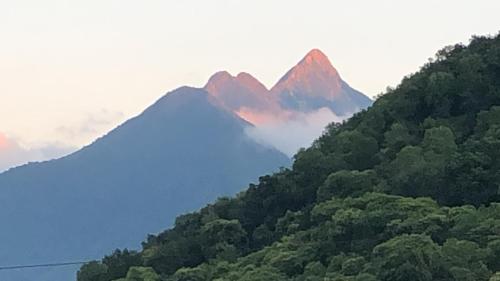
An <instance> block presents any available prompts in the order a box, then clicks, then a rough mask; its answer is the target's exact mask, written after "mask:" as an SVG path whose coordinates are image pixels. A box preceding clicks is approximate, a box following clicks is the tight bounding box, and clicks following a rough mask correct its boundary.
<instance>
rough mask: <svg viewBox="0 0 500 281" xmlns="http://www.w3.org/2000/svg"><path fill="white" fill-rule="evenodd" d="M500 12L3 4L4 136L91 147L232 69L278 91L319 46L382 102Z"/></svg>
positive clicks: (325, 5) (491, 3) (380, 5)
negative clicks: (164, 100) (166, 100)
mask: <svg viewBox="0 0 500 281" xmlns="http://www.w3.org/2000/svg"><path fill="white" fill-rule="evenodd" d="M498 10H500V3H499V2H498V1H495V0H478V1H469V2H465V1H460V2H457V1H452V0H444V1H439V2H436V1H431V0H424V1H416V2H415V1H414V2H406V1H405V2H403V1H396V0H392V1H364V2H360V1H343V2H338V1H326V0H325V1H316V0H312V1H307V2H304V1H293V0H292V1H285V0H277V1H264V0H256V1H240V0H220V1H201V0H198V1H195V0H190V1H177V2H173V1H160V0H152V1H146V2H137V1H132V0H109V1H97V0H90V1H62V0H48V1H43V2H42V1H35V0H20V1H3V2H2V3H0V34H2V44H0V133H2V134H4V135H6V136H8V137H9V138H10V139H12V140H15V141H16V142H17V144H18V145H19V146H21V147H23V148H25V149H27V150H31V149H35V148H38V147H44V146H46V145H49V146H50V147H52V148H54V149H55V150H58V149H60V148H61V147H67V146H69V147H80V146H82V145H84V144H88V143H90V142H91V141H92V140H93V139H95V138H96V137H98V136H100V135H102V134H104V133H105V132H107V131H109V130H110V129H112V128H113V127H115V126H116V125H117V124H119V123H121V122H123V121H124V120H126V119H128V118H130V117H132V116H134V115H137V114H138V113H140V111H141V110H142V109H143V108H145V107H147V106H148V105H150V104H151V103H153V101H154V100H156V98H157V97H158V96H161V95H162V94H163V93H165V92H166V91H167V90H170V89H174V88H176V87H177V86H179V85H191V86H197V87H202V86H203V85H204V84H205V83H206V80H207V77H209V76H210V75H212V74H213V73H215V72H216V71H218V70H221V69H226V70H228V71H229V72H230V73H239V72H242V71H243V72H247V73H251V74H252V75H254V76H255V77H256V78H257V79H259V81H261V82H262V83H263V84H264V85H265V86H266V87H267V88H271V87H272V86H273V85H274V83H275V82H276V80H277V79H278V78H279V77H281V75H282V74H283V73H284V71H286V70H287V69H289V68H290V67H291V66H293V65H294V64H295V63H296V62H297V59H298V58H299V57H300V56H301V55H303V54H304V53H306V52H307V51H308V50H310V49H313V48H319V49H321V50H322V51H323V52H325V53H327V54H328V55H329V56H330V59H331V60H332V62H333V64H334V66H335V67H336V68H337V69H338V70H339V72H341V73H342V77H343V78H344V79H345V80H346V81H349V83H350V85H351V86H352V87H353V88H355V89H358V90H360V91H361V92H363V93H365V94H367V95H368V96H374V95H377V94H379V93H380V92H382V91H383V90H384V89H385V87H386V86H394V85H396V84H397V83H398V82H399V80H400V78H401V77H403V76H404V75H406V74H407V73H410V72H412V71H414V70H415V69H418V67H419V66H421V65H422V64H423V63H425V62H426V60H427V58H428V56H429V54H432V53H434V52H435V51H437V50H438V49H439V48H441V47H442V46H444V45H448V44H452V43H455V42H460V41H462V42H466V41H467V40H468V38H469V37H470V35H471V34H488V33H496V32H497V31H498V30H497V28H498V26H500V18H499V17H498V16H497V15H496V13H497V11H498ZM277 11H283V12H281V13H277ZM422 15H425V20H422ZM89 19H92V20H91V21H89ZM395 23H397V24H395Z"/></svg>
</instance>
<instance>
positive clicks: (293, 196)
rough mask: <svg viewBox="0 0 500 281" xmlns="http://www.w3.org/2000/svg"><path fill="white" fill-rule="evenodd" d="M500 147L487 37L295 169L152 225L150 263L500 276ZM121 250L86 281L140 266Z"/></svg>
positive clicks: (496, 84)
mask: <svg viewBox="0 0 500 281" xmlns="http://www.w3.org/2000/svg"><path fill="white" fill-rule="evenodd" d="M497 159H500V37H498V36H497V37H495V38H486V37H475V38H474V39H473V40H472V41H471V43H470V45H469V46H467V47H466V46H463V45H456V46H452V47H447V48H445V49H443V50H442V51H440V52H438V54H437V55H436V58H435V60H434V61H433V62H431V63H428V64H426V65H425V66H424V67H423V68H422V69H421V70H420V71H419V72H417V73H415V74H413V75H411V76H408V77H405V78H404V79H403V81H402V83H401V84H400V85H399V86H398V87H397V88H395V89H389V90H388V92H387V93H386V94H385V95H383V96H381V97H380V98H379V99H378V100H377V101H376V102H375V104H374V106H373V107H371V108H369V109H368V110H366V111H363V112H360V113H358V114H356V115H355V116H353V117H352V118H351V119H349V120H348V121H346V122H344V123H343V124H331V125H329V126H328V128H327V130H326V132H325V134H324V135H323V136H321V137H320V138H319V139H318V140H317V141H316V142H315V143H314V144H313V145H312V146H311V147H310V148H308V149H303V150H301V151H299V152H298V153H297V155H296V156H295V162H294V164H293V168H292V169H290V170H288V169H286V170H282V171H281V172H279V173H276V174H274V175H268V176H263V177H261V178H260V181H259V183H258V184H257V185H250V187H249V188H248V190H246V191H245V192H243V193H241V194H240V195H239V196H237V197H236V198H222V199H220V200H218V201H217V202H216V203H214V204H212V205H209V206H207V207H205V208H203V209H202V210H200V211H199V212H196V213H192V214H187V215H183V216H180V217H179V218H178V219H177V221H176V223H175V226H174V227H173V228H172V229H169V230H167V231H165V232H163V233H161V234H159V235H156V236H150V237H149V238H148V239H147V241H146V242H144V243H143V250H142V252H141V253H140V257H141V265H143V266H150V267H152V268H153V269H154V270H155V272H157V273H158V274H160V275H161V276H162V278H163V279H164V280H172V281H173V280H176V281H180V280H229V281H231V280H235V281H236V280H278V281H279V280H295V281H322V280H352V281H358V280H363V281H366V280H368V281H376V280H379V281H385V280H387V281H389V280H390V281H406V280H439V281H452V280H478V281H481V280H485V281H487V280H500V277H499V276H500V273H499V272H500V262H499V260H500V204H499V203H497V202H499V201H500V198H499V186H500V162H499V161H498V160H497ZM116 257H117V258H118V260H124V261H123V262H121V263H117V262H113V263H111V262H109V260H106V259H104V260H103V262H102V263H91V264H88V265H85V266H84V267H82V269H81V271H80V272H79V275H78V280H79V281H110V280H113V278H114V279H116V278H122V277H125V275H126V274H127V271H126V269H127V268H128V267H127V266H125V267H124V265H128V266H129V267H130V266H135V265H137V264H135V261H134V262H126V261H125V257H121V256H120V255H116ZM111 272H113V274H112V276H110V275H109V274H110V273H111Z"/></svg>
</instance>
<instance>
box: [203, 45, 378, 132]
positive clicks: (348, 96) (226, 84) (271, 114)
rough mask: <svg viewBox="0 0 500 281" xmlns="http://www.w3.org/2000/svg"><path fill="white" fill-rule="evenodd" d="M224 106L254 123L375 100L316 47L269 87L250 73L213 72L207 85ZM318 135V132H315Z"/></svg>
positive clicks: (340, 110) (351, 108) (354, 108)
mask: <svg viewBox="0 0 500 281" xmlns="http://www.w3.org/2000/svg"><path fill="white" fill-rule="evenodd" d="M204 89H205V90H207V91H208V92H209V93H210V94H211V95H212V96H213V97H215V99H216V100H218V101H219V102H220V103H221V104H222V105H224V107H226V108H227V109H229V110H231V111H233V112H235V113H236V114H237V115H238V116H240V117H241V118H243V119H245V120H247V121H249V122H250V123H252V124H254V125H257V126H259V125H262V124H264V125H265V124H268V123H280V122H281V123H283V122H287V121H290V120H293V119H296V118H297V116H302V115H303V114H308V113H311V112H314V111H317V110H319V109H321V108H328V109H330V110H331V111H332V112H333V113H334V114H336V115H338V116H345V117H347V116H350V115H352V114H353V113H356V112H358V111H360V110H362V109H366V108H367V107H368V106H370V105H371V104H372V100H371V99H370V98H368V97H367V96H365V95H364V94H362V93H360V92H358V91H356V90H354V89H352V88H351V87H350V86H349V85H348V84H347V83H346V82H345V81H343V80H342V79H341V78H340V75H339V74H338V72H337V70H336V69H335V68H334V67H333V66H332V64H331V63H330V61H329V59H328V58H327V57H326V55H325V54H323V53H322V52H321V51H320V50H318V49H313V50H311V51H310V52H309V53H307V55H306V56H305V57H304V58H303V59H302V60H301V61H300V62H299V63H298V64H297V65H296V66H294V67H293V68H292V69H290V70H289V71H288V72H287V73H286V74H285V76H283V77H282V78H281V79H280V80H279V81H278V83H276V85H275V86H274V87H273V88H272V89H271V90H268V89H267V88H266V87H265V86H264V85H263V84H262V83H261V82H259V81H258V80H257V79H256V78H254V77H253V76H251V75H250V74H248V73H245V72H241V73H239V74H238V75H237V76H232V75H231V74H229V73H228V72H227V71H220V72H217V73H215V74H214V75H212V77H211V78H210V79H209V80H208V82H207V84H206V85H205V87H204ZM314 137H317V136H314Z"/></svg>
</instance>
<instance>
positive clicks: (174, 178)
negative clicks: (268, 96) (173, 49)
mask: <svg viewBox="0 0 500 281" xmlns="http://www.w3.org/2000/svg"><path fill="white" fill-rule="evenodd" d="M247 126H251V125H250V124H249V123H247V122H246V121H244V120H242V119H240V118H238V117H237V116H236V115H234V114H233V113H231V112H229V111H227V110H225V109H224V108H221V107H220V106H219V105H217V104H216V103H215V102H213V101H211V98H210V96H209V94H208V93H207V92H205V91H204V90H201V89H194V88H188V87H183V88H179V89H177V90H175V91H173V92H171V93H169V94H167V95H165V96H164V97H163V98H161V99H160V100H158V101H157V102H156V103H155V104H154V105H152V106H151V107H149V108H148V109H146V110H145V111H144V112H143V113H142V114H141V115H139V116H137V117H135V118H133V119H131V120H129V121H127V122H125V123H124V124H122V125H121V126H119V127H118V128H116V129H114V130H113V131H111V132H110V133H109V134H107V135H106V136H104V137H102V138H100V139H98V140H97V141H95V142H94V143H93V144H92V145H90V146H87V147H85V148H83V149H82V150H80V151H78V152H76V153H73V154H71V155H69V156H67V157H64V158H62V159H59V160H54V161H48V162H43V163H35V164H29V165H26V166H22V167H19V168H15V169H11V170H9V171H8V172H6V173H3V174H0V191H1V192H0V205H1V206H2V212H0V223H1V225H3V226H4V228H3V229H2V231H0V249H2V250H1V251H0V261H2V264H19V263H23V264H26V263H28V264H33V263H46V262H54V261H61V260H63V261H66V260H81V259H88V258H92V257H97V256H99V255H101V254H102V253H105V252H107V251H110V250H112V249H114V248H117V247H137V246H138V241H140V240H141V239H143V238H144V236H145V235H146V234H147V233H152V232H157V231H159V230H160V229H162V228H164V227H165V226H167V225H169V224H171V223H172V222H173V219H174V217H175V216H176V215H178V214H179V213H182V212H186V211H189V210H193V209H196V208H199V206H202V205H203V204H206V203H207V202H209V201H211V200H214V199H215V198H217V197H219V196H222V195H232V194H235V193H236V192H238V191H240V190H241V189H242V188H243V187H244V186H245V185H246V184H247V183H248V182H251V181H254V180H256V178H257V176H258V175H260V174H262V173H265V172H268V171H272V170H276V169H277V168H278V167H280V166H287V165H288V163H289V160H288V158H287V157H286V156H285V155H283V154H282V153H280V152H278V151H276V150H273V149H269V148H265V147H263V146H261V145H259V144H257V143H255V142H254V141H252V140H251V139H249V138H248V137H246V135H245V133H244V130H245V128H246V127H247ZM34 233H36V235H34ZM58 272H59V271H58ZM25 273H26V274H28V275H27V276H22V274H25ZM8 274H12V275H8ZM29 274H30V273H29V272H26V271H24V272H5V271H2V272H0V279H2V280H24V279H25V278H27V279H33V276H31V275H29ZM51 274H52V273H50V274H49V275H48V276H45V277H44V276H43V275H41V274H40V275H37V278H36V279H37V280H50V281H54V280H68V279H70V278H71V276H72V275H74V269H73V271H71V269H68V271H66V272H64V271H63V272H62V273H61V275H51ZM68 274H69V275H68Z"/></svg>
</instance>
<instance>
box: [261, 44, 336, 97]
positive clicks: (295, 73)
mask: <svg viewBox="0 0 500 281" xmlns="http://www.w3.org/2000/svg"><path fill="white" fill-rule="evenodd" d="M341 90H342V80H341V79H340V76H339V74H338V72H337V70H336V69H335V68H334V67H333V66H332V64H331V63H330V61H329V60H328V58H327V57H326V55H325V54H323V53H322V52H321V51H320V50H318V49H313V50H312V51H310V52H309V53H308V54H307V55H306V56H305V57H304V58H303V59H302V60H301V61H300V62H299V63H298V64H297V65H296V66H294V67H293V68H292V69H290V70H289V71H288V72H287V73H286V74H285V76H283V77H282V78H281V79H280V80H279V81H278V83H277V84H276V85H275V86H274V87H273V88H272V90H271V91H272V93H273V94H278V95H279V94H281V93H284V92H287V93H290V95H292V96H293V95H294V94H304V95H308V96H310V97H321V98H324V99H326V100H329V101H334V100H335V97H337V96H339V95H340V94H341Z"/></svg>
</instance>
